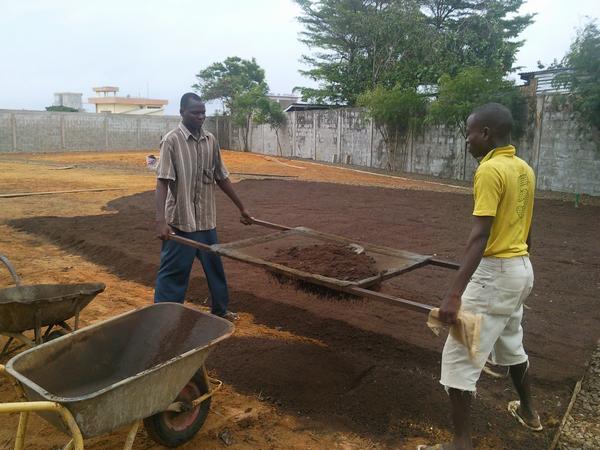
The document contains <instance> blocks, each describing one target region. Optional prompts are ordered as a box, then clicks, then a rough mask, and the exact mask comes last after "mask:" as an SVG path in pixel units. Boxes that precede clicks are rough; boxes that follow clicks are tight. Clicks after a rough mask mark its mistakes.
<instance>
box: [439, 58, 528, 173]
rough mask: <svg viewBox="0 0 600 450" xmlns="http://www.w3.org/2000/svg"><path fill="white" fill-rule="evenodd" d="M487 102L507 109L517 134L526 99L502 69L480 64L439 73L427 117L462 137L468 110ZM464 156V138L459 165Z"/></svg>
mask: <svg viewBox="0 0 600 450" xmlns="http://www.w3.org/2000/svg"><path fill="white" fill-rule="evenodd" d="M489 102H497V103H501V104H503V105H504V106H506V107H507V108H508V109H510V111H511V113H512V115H513V119H514V126H513V138H515V139H518V138H519V137H521V136H522V135H523V133H524V132H525V129H526V127H527V99H526V98H525V97H524V96H523V94H521V91H520V90H519V88H518V87H517V86H515V84H514V82H512V81H509V80H505V79H504V78H503V77H502V73H500V72H494V71H490V70H485V69H482V68H480V67H467V68H465V69H463V70H461V71H460V72H459V73H458V74H456V76H450V75H448V74H445V75H443V76H442V77H441V78H440V82H439V91H438V95H437V99H436V100H435V101H434V102H433V103H432V104H431V107H430V109H429V115H428V118H427V120H428V122H429V123H438V124H444V125H447V126H449V127H451V128H455V129H458V130H460V133H461V134H462V136H463V137H464V138H465V139H466V137H467V132H466V121H467V118H468V117H469V114H471V112H472V111H473V110H474V109H475V108H477V107H478V106H481V105H484V104H486V103H489ZM466 158H467V147H466V142H465V148H464V160H465V163H464V165H463V167H466ZM463 176H464V174H463Z"/></svg>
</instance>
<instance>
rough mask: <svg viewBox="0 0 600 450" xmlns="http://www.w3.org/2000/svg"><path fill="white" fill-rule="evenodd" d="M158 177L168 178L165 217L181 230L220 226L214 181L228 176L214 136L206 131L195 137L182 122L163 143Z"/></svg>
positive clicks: (200, 229)
mask: <svg viewBox="0 0 600 450" xmlns="http://www.w3.org/2000/svg"><path fill="white" fill-rule="evenodd" d="M156 176H157V178H160V179H163V180H168V186H169V189H168V192H167V201H166V204H165V218H166V221H167V223H168V224H169V225H171V226H173V227H175V228H177V229H178V230H181V231H186V232H193V231H202V230H210V229H213V228H215V227H216V226H217V214H216V207H215V183H216V181H219V180H224V179H226V178H227V177H228V176H229V172H228V171H227V168H226V167H225V165H224V164H223V161H222V159H221V151H220V149H219V144H218V142H217V140H216V139H215V137H214V136H213V135H212V134H211V133H208V132H206V131H204V130H201V131H200V135H199V136H198V137H197V138H196V137H195V136H194V135H193V134H192V133H190V131H189V130H188V129H187V128H186V127H185V125H183V123H180V124H179V126H178V127H177V128H175V129H174V130H172V131H170V132H169V133H167V134H166V135H165V136H164V138H163V139H162V141H161V143H160V159H159V161H158V167H157V169H156Z"/></svg>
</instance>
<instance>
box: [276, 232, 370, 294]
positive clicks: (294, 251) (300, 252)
mask: <svg viewBox="0 0 600 450" xmlns="http://www.w3.org/2000/svg"><path fill="white" fill-rule="evenodd" d="M270 261H271V262H274V263H277V264H281V265H282V266H286V267H290V268H292V269H297V270H302V271H304V272H308V273H312V274H318V275H322V276H325V277H330V278H335V279H337V280H341V281H359V280H364V279H365V278H371V277H373V276H376V275H377V274H378V271H377V268H376V265H375V260H374V259H373V258H372V257H370V256H369V255H367V254H365V253H364V252H363V253H360V254H357V253H355V252H354V251H353V250H352V249H351V248H350V247H348V246H344V245H341V244H335V243H328V244H315V245H311V246H306V247H298V246H294V247H290V248H285V249H279V250H277V251H276V252H275V255H274V256H273V257H272V258H270ZM270 274H271V275H272V276H273V278H275V280H277V282H278V283H281V284H291V285H292V286H293V287H294V288H295V289H297V290H300V291H304V292H308V293H311V294H315V295H318V296H319V297H326V298H331V299H348V298H355V296H353V295H351V294H347V293H344V292H340V291H337V290H334V289H331V288H328V287H326V286H321V285H318V284H314V283H311V282H308V281H304V280H299V279H297V278H294V277H291V276H288V275H285V274H281V273H275V272H271V273H270ZM371 288H372V287H371Z"/></svg>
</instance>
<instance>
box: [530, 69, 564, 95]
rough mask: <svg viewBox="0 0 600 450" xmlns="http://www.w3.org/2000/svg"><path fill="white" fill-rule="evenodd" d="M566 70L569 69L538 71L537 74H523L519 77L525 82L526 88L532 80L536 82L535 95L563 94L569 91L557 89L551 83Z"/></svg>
mask: <svg viewBox="0 0 600 450" xmlns="http://www.w3.org/2000/svg"><path fill="white" fill-rule="evenodd" d="M568 70H569V69H548V70H540V71H538V72H524V73H521V74H519V75H520V76H521V79H523V80H525V81H526V83H525V85H526V86H528V85H530V84H531V81H532V80H535V81H536V83H537V85H536V90H535V93H536V94H565V93H567V92H569V89H568V88H566V87H559V88H557V87H555V86H554V85H553V82H554V78H555V77H556V76H557V75H558V74H561V73H564V72H567V71H568Z"/></svg>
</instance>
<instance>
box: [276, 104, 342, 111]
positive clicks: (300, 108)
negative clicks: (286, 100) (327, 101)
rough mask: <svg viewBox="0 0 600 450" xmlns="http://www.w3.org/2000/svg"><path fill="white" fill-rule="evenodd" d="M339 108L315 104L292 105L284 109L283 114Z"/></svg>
mask: <svg viewBox="0 0 600 450" xmlns="http://www.w3.org/2000/svg"><path fill="white" fill-rule="evenodd" d="M333 108H339V106H336V105H319V104H316V103H292V104H291V105H290V106H288V107H287V108H285V109H284V112H292V111H312V110H316V109H333Z"/></svg>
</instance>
